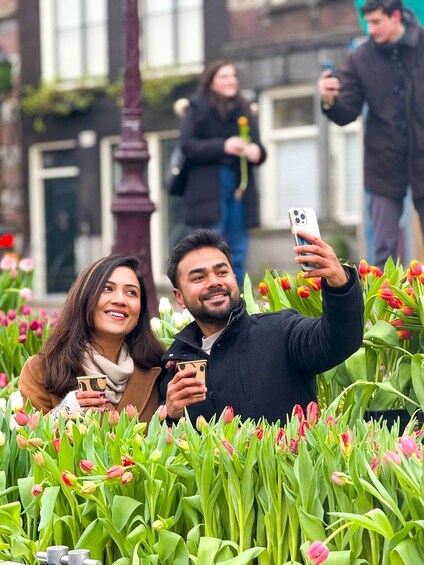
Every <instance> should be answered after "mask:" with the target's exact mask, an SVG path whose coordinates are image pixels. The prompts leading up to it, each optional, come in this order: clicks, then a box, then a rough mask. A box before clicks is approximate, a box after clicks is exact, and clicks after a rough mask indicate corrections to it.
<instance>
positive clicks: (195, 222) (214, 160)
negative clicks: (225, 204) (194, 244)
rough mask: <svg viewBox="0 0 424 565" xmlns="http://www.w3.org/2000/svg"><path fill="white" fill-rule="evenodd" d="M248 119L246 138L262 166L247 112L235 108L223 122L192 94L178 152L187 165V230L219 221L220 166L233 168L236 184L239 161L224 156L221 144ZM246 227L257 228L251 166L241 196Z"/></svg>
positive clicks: (201, 98) (253, 124)
mask: <svg viewBox="0 0 424 565" xmlns="http://www.w3.org/2000/svg"><path fill="white" fill-rule="evenodd" d="M240 116H246V117H247V118H248V119H249V126H250V132H249V133H250V137H251V139H252V141H253V142H254V143H256V144H258V145H259V146H260V148H261V159H260V162H259V163H258V164H261V163H263V161H264V160H265V158H266V152H265V149H264V147H263V146H262V145H261V143H260V140H259V131H258V126H257V123H256V120H255V119H254V118H253V117H252V115H251V113H250V111H249V110H248V109H247V108H242V107H241V105H240V106H238V107H237V108H236V109H235V111H234V113H233V114H232V116H231V117H230V118H229V119H227V120H226V121H223V120H222V119H220V117H219V116H218V114H217V113H216V112H215V110H214V109H213V108H212V107H211V106H210V104H209V102H208V100H207V99H206V97H205V96H203V95H201V94H195V95H194V96H192V97H191V98H190V107H189V109H188V110H187V113H186V114H185V116H184V119H183V122H182V124H181V133H180V143H181V149H182V151H183V153H184V155H185V156H186V158H187V161H188V162H189V169H188V180H187V184H186V188H185V192H184V203H185V223H186V224H187V225H189V226H203V227H207V226H210V225H212V224H216V223H218V222H219V221H220V220H221V205H220V182H219V167H220V165H222V164H225V165H229V166H231V167H233V168H234V170H235V171H236V173H237V179H238V180H237V182H239V179H240V159H239V158H238V157H233V156H229V155H226V154H225V152H224V142H225V140H226V139H228V138H229V137H231V136H233V135H237V136H238V135H239V128H238V124H237V119H238V118H239V117H240ZM244 198H245V201H246V220H247V226H248V227H254V226H257V225H258V224H259V204H258V194H257V190H256V183H255V178H254V175H253V168H252V165H251V164H249V179H248V185H247V189H246V194H245V196H244Z"/></svg>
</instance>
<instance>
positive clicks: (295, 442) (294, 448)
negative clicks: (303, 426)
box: [289, 437, 300, 455]
mask: <svg viewBox="0 0 424 565" xmlns="http://www.w3.org/2000/svg"><path fill="white" fill-rule="evenodd" d="M299 441H300V440H299V439H298V438H294V437H293V438H292V439H291V440H290V445H289V450H290V453H293V454H294V455H297V454H298V453H299Z"/></svg>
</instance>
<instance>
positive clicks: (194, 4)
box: [177, 0, 202, 10]
mask: <svg viewBox="0 0 424 565" xmlns="http://www.w3.org/2000/svg"><path fill="white" fill-rule="evenodd" d="M177 6H178V9H179V10H180V9H184V8H202V0H177Z"/></svg>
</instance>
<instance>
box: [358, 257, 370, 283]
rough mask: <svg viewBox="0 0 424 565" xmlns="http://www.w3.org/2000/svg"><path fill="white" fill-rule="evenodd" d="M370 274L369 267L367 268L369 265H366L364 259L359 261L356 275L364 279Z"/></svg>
mask: <svg viewBox="0 0 424 565" xmlns="http://www.w3.org/2000/svg"><path fill="white" fill-rule="evenodd" d="M370 272H371V267H370V266H369V264H368V263H367V261H365V259H362V260H361V261H359V265H358V273H359V276H360V277H361V278H362V279H365V277H366V276H367V275H368V274H369V273H370Z"/></svg>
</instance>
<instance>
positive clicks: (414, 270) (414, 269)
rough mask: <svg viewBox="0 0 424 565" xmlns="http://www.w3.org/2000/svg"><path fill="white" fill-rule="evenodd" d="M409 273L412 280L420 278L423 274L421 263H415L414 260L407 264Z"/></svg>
mask: <svg viewBox="0 0 424 565" xmlns="http://www.w3.org/2000/svg"><path fill="white" fill-rule="evenodd" d="M409 272H410V273H411V276H413V277H414V278H416V277H420V276H421V275H422V274H423V268H422V266H421V263H420V262H419V261H415V259H414V260H413V261H411V262H410V264H409Z"/></svg>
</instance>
